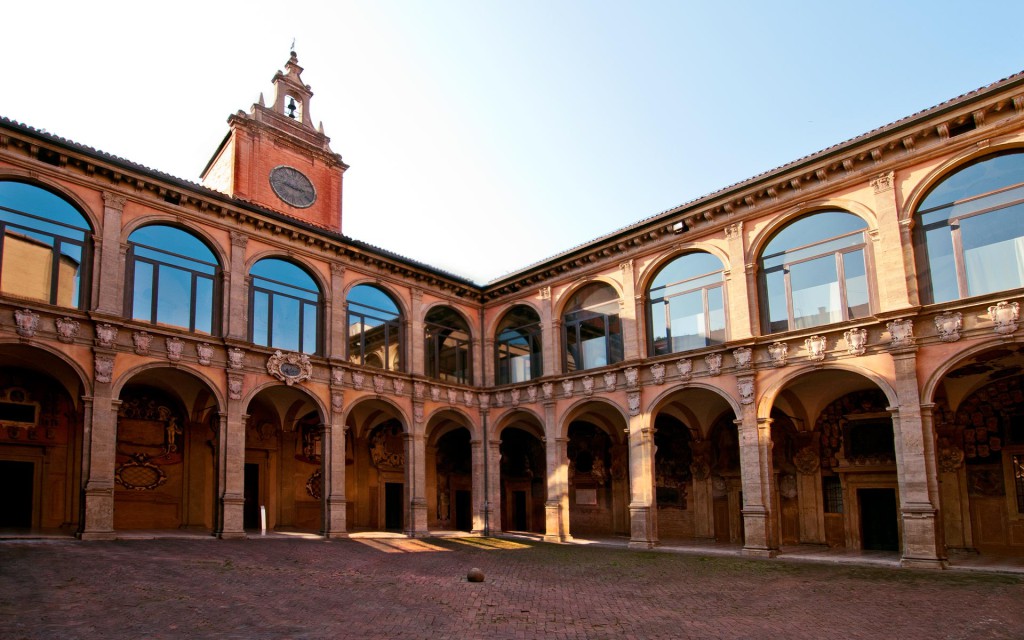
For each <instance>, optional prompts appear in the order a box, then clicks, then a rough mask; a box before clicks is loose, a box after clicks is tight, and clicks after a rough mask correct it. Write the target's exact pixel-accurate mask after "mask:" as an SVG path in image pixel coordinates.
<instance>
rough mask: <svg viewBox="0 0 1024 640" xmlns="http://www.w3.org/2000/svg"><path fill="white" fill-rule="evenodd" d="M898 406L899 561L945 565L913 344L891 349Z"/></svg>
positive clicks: (932, 453) (931, 445)
mask: <svg viewBox="0 0 1024 640" xmlns="http://www.w3.org/2000/svg"><path fill="white" fill-rule="evenodd" d="M892 359H893V364H894V365H895V373H896V396H897V398H898V399H899V406H898V407H893V408H890V410H891V411H892V412H893V420H892V422H893V432H894V436H895V440H896V442H895V444H896V475H897V478H898V481H899V492H900V512H901V519H902V522H903V558H902V560H901V563H902V564H903V566H912V567H927V568H945V567H946V566H947V559H946V553H945V549H944V545H943V539H942V529H941V523H940V521H939V518H938V507H937V504H938V498H939V495H938V494H939V492H938V469H937V466H936V462H935V449H936V447H935V435H934V433H933V432H932V430H931V429H930V427H931V425H930V424H929V425H928V427H929V429H927V430H926V429H925V422H924V420H922V417H921V404H920V394H919V392H918V382H917V348H916V347H909V348H903V349H898V350H894V351H893V352H892Z"/></svg>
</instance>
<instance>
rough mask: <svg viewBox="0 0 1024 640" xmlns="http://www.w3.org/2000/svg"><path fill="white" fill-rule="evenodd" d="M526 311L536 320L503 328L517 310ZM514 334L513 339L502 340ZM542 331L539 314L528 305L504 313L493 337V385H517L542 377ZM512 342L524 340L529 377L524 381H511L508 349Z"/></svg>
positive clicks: (510, 360)
mask: <svg viewBox="0 0 1024 640" xmlns="http://www.w3.org/2000/svg"><path fill="white" fill-rule="evenodd" d="M520 308H525V309H528V310H529V312H530V313H531V314H533V315H534V316H535V317H536V318H537V319H536V320H531V321H529V322H525V323H523V324H517V325H511V324H510V325H509V326H504V325H505V323H506V322H508V321H509V320H510V319H511V318H512V314H513V313H515V312H516V310H517V309H520ZM512 332H514V333H515V336H514V337H507V338H502V336H503V335H505V334H507V333H512ZM542 334H543V329H542V327H541V319H540V314H539V313H537V311H536V310H535V309H533V307H530V306H529V305H515V306H513V307H512V308H511V309H509V310H508V311H506V312H505V314H504V316H502V319H501V322H499V323H498V327H497V331H496V333H495V336H494V373H495V375H494V378H495V384H499V385H504V384H518V383H521V382H527V381H529V380H534V379H536V378H540V377H542V376H543V375H544V344H543V342H542ZM513 340H525V341H526V343H527V349H528V351H529V357H530V371H529V376H528V377H527V378H526V379H524V380H512V366H511V363H512V358H513V356H512V351H511V348H509V347H508V345H509V344H511V342H512V341H513ZM503 346H504V347H506V350H505V354H504V358H502V347H503Z"/></svg>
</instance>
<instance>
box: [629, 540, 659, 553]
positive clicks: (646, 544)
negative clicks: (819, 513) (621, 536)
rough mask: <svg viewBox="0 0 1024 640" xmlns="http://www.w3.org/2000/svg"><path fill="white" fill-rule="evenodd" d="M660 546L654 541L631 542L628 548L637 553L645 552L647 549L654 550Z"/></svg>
mask: <svg viewBox="0 0 1024 640" xmlns="http://www.w3.org/2000/svg"><path fill="white" fill-rule="evenodd" d="M656 546H658V543H657V542H655V541H653V540H630V541H629V545H628V548H630V549H633V550H636V551H644V550H646V549H653V548H654V547H656Z"/></svg>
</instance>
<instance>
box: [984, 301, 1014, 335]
mask: <svg viewBox="0 0 1024 640" xmlns="http://www.w3.org/2000/svg"><path fill="white" fill-rule="evenodd" d="M988 316H989V318H991V319H992V323H993V325H994V326H993V327H992V329H993V330H994V331H995V332H996V333H999V334H1003V335H1005V334H1008V333H1013V332H1014V331H1016V330H1017V322H1018V320H1020V304H1019V303H1017V302H1006V301H1005V300H1004V301H1003V302H1000V303H999V304H995V305H992V306H991V307H989V308H988Z"/></svg>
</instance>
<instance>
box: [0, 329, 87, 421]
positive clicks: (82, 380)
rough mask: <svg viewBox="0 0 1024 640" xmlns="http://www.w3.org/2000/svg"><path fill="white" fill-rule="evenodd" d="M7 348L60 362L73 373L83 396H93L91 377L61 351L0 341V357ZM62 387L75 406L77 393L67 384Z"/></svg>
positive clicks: (37, 345) (78, 399)
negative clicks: (41, 355)
mask: <svg viewBox="0 0 1024 640" xmlns="http://www.w3.org/2000/svg"><path fill="white" fill-rule="evenodd" d="M8 347H11V348H15V349H16V350H21V349H26V350H38V351H42V352H43V353H45V354H46V355H47V357H52V358H56V359H57V360H58V361H59V362H60V364H62V365H65V366H67V367H68V369H69V370H70V371H71V372H73V373H74V375H75V376H76V379H77V382H78V383H79V384H80V385H81V388H82V390H83V394H84V395H87V396H91V395H92V394H93V384H94V383H93V378H92V376H90V375H89V374H87V373H86V371H85V369H84V368H82V365H81V364H79V363H78V361H76V360H74V359H73V358H70V357H68V355H67V354H65V353H64V352H63V351H59V350H57V349H55V348H53V347H52V346H50V345H48V344H44V343H42V342H33V343H32V344H31V345H29V344H26V343H24V342H22V341H21V340H11V339H3V340H0V356H2V355H3V352H4V349H5V348H8ZM25 359H26V361H30V360H29V359H28V358H25ZM64 386H65V389H67V390H68V393H71V394H72V395H71V399H72V401H74V402H75V404H76V405H77V404H78V403H79V402H80V401H81V398H80V397H78V396H77V392H74V393H73V392H72V391H71V389H70V387H69V386H68V385H67V384H65V385H64Z"/></svg>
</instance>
